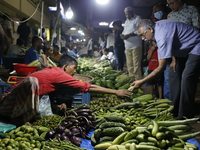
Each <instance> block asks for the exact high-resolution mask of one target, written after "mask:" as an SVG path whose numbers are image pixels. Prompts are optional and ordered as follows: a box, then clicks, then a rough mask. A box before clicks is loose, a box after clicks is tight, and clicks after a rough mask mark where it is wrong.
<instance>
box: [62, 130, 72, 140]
mask: <svg viewBox="0 0 200 150" xmlns="http://www.w3.org/2000/svg"><path fill="white" fill-rule="evenodd" d="M64 134H65V135H66V136H67V137H68V138H70V137H72V132H71V131H70V130H69V129H65V132H64Z"/></svg>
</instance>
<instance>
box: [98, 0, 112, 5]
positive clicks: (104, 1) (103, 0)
mask: <svg viewBox="0 0 200 150" xmlns="http://www.w3.org/2000/svg"><path fill="white" fill-rule="evenodd" d="M96 2H97V3H99V4H107V3H108V2H109V0H96Z"/></svg>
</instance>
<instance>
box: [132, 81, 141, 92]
mask: <svg viewBox="0 0 200 150" xmlns="http://www.w3.org/2000/svg"><path fill="white" fill-rule="evenodd" d="M142 84H143V82H142V80H136V81H134V82H133V83H132V84H131V86H134V88H133V89H132V90H134V89H137V88H139V87H140V86H141V85H142Z"/></svg>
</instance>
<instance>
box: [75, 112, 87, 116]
mask: <svg viewBox="0 0 200 150" xmlns="http://www.w3.org/2000/svg"><path fill="white" fill-rule="evenodd" d="M78 115H79V116H86V117H87V116H88V115H89V114H88V113H87V112H80V113H79V114H78Z"/></svg>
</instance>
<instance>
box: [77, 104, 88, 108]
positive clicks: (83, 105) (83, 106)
mask: <svg viewBox="0 0 200 150" xmlns="http://www.w3.org/2000/svg"><path fill="white" fill-rule="evenodd" d="M76 109H90V106H89V105H87V104H82V105H81V106H79V107H78V108H76Z"/></svg>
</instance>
